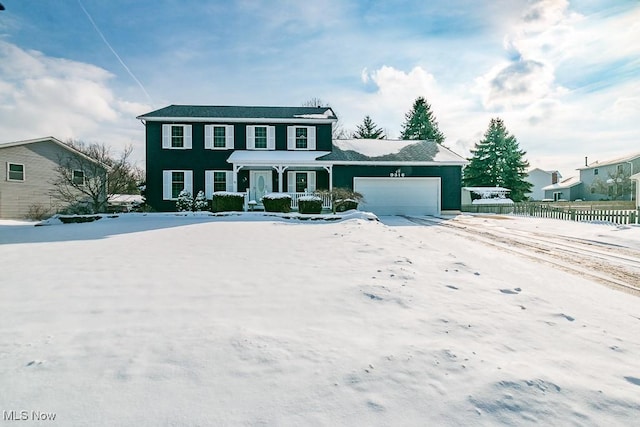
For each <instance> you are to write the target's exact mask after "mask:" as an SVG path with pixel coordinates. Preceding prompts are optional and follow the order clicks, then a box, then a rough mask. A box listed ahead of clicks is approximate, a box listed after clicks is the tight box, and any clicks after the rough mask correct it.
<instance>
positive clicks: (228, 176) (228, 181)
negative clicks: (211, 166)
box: [226, 171, 233, 191]
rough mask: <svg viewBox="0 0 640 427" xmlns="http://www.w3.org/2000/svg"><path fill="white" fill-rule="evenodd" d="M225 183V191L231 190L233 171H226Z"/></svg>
mask: <svg viewBox="0 0 640 427" xmlns="http://www.w3.org/2000/svg"><path fill="white" fill-rule="evenodd" d="M226 183H227V191H233V171H227V176H226Z"/></svg>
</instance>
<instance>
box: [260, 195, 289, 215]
mask: <svg viewBox="0 0 640 427" xmlns="http://www.w3.org/2000/svg"><path fill="white" fill-rule="evenodd" d="M262 204H263V205H264V210H265V211H267V212H285V213H286V212H290V211H291V196H290V195H288V194H287V193H269V194H265V195H264V196H263V197H262Z"/></svg>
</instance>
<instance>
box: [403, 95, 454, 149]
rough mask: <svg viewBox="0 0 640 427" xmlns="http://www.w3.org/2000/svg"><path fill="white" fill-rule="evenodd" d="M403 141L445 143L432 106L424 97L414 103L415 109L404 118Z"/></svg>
mask: <svg viewBox="0 0 640 427" xmlns="http://www.w3.org/2000/svg"><path fill="white" fill-rule="evenodd" d="M404 120H405V121H404V123H403V125H402V133H401V135H400V138H401V139H420V140H424V139H430V140H433V141H436V142H437V143H438V144H442V143H443V142H444V134H443V133H442V132H440V129H438V122H437V121H436V118H435V116H434V115H433V112H431V106H430V105H429V104H428V103H427V101H426V100H425V99H424V98H423V97H418V99H416V100H415V102H414V103H413V108H412V109H411V111H409V112H408V113H407V114H405V116H404Z"/></svg>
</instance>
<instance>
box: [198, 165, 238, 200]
mask: <svg viewBox="0 0 640 427" xmlns="http://www.w3.org/2000/svg"><path fill="white" fill-rule="evenodd" d="M216 191H233V172H232V171H226V170H210V171H204V194H205V196H206V197H207V199H211V198H212V197H213V193H215V192H216Z"/></svg>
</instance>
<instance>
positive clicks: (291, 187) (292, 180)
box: [287, 172, 296, 193]
mask: <svg viewBox="0 0 640 427" xmlns="http://www.w3.org/2000/svg"><path fill="white" fill-rule="evenodd" d="M287 191H288V192H289V193H295V192H296V173H295V172H287Z"/></svg>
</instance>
